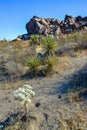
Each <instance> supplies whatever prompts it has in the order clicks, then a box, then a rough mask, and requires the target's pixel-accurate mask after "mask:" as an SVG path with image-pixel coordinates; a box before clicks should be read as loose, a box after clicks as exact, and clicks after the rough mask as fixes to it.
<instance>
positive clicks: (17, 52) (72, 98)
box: [0, 31, 87, 130]
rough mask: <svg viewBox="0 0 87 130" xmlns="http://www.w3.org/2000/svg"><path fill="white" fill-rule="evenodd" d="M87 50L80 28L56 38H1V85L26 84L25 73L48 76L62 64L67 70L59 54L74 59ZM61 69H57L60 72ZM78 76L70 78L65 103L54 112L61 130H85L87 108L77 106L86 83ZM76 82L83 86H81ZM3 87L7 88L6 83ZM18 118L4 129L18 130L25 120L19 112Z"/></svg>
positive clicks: (86, 93) (33, 36)
mask: <svg viewBox="0 0 87 130" xmlns="http://www.w3.org/2000/svg"><path fill="white" fill-rule="evenodd" d="M37 47H39V48H40V47H41V50H42V51H43V53H41V51H40V52H39V51H38V52H37V51H36V48H37ZM86 49H87V32H83V31H80V32H74V33H72V34H67V35H65V36H63V35H62V36H59V39H55V38H52V37H50V36H48V37H45V36H40V35H32V36H31V37H30V40H29V41H7V40H3V41H0V76H1V77H0V81H4V83H3V84H8V87H7V88H9V86H11V87H13V86H14V84H16V83H17V84H16V87H15V88H18V87H19V86H20V85H21V84H24V83H25V79H26V78H27V77H26V74H27V75H28V76H29V77H30V79H31V78H36V77H37V78H38V77H39V76H40V77H41V76H51V75H52V74H55V72H56V69H55V68H58V67H59V66H63V67H65V68H64V69H66V67H67V66H69V65H67V63H66V62H65V61H63V62H60V60H59V59H62V57H65V58H66V57H71V58H73V57H74V56H75V55H76V54H77V52H79V53H81V51H86ZM68 61H69V58H68ZM60 68H61V67H59V68H58V70H57V71H60ZM63 72H64V71H63ZM78 77H79V76H78V75H77V78H76V77H75V78H76V81H74V80H73V81H72V82H73V88H74V89H71V91H68V93H67V98H65V100H66V106H64V104H63V105H62V106H60V107H59V108H58V111H57V112H58V113H56V114H58V116H57V118H58V119H57V121H58V123H59V124H60V128H61V130H86V128H87V125H86V124H87V123H86V122H87V121H86V119H85V118H84V111H85V112H86V111H87V107H86V108H85V110H84V109H83V108H82V106H80V105H79V104H80V102H82V101H83V100H84V95H87V88H86V87H87V83H86V81H83V82H84V84H85V87H84V86H83V84H80V82H82V80H83V79H82V77H81V78H78ZM21 79H22V80H21ZM80 79H81V81H80ZM27 80H29V78H27ZM77 80H78V82H77ZM6 81H7V82H6ZM18 81H22V83H19V85H18ZM77 83H79V84H80V85H81V86H82V87H81V88H80V86H78V84H77ZM3 84H2V85H3ZM4 86H5V87H6V85H4ZM25 88H26V87H25ZM77 88H79V89H77ZM83 88H85V89H83ZM25 101H26V100H25ZM67 104H68V106H67ZM74 109H75V110H76V112H75V113H73V115H72V112H71V111H74ZM80 110H81V112H80ZM63 111H65V115H70V116H65V115H63ZM56 114H55V116H56ZM20 119H21V120H19V119H18V120H17V121H16V122H15V123H14V124H13V125H11V126H8V128H7V130H13V129H15V130H16V129H17V130H18V129H20V126H23V123H24V121H25V119H24V121H23V120H22V115H20ZM55 121H56V119H55ZM20 123H22V125H21V124H20ZM26 123H29V121H26ZM24 124H25V123H24ZM28 125H29V124H28ZM28 125H27V126H28ZM23 127H24V128H23V129H25V128H26V126H23Z"/></svg>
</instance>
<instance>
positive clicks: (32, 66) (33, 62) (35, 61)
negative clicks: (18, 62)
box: [26, 56, 41, 76]
mask: <svg viewBox="0 0 87 130" xmlns="http://www.w3.org/2000/svg"><path fill="white" fill-rule="evenodd" d="M26 63H27V66H28V67H29V70H30V72H31V75H32V76H36V75H37V73H38V67H39V66H40V64H41V61H40V59H39V58H37V57H36V56H34V57H31V58H29V59H28V60H27V61H26Z"/></svg>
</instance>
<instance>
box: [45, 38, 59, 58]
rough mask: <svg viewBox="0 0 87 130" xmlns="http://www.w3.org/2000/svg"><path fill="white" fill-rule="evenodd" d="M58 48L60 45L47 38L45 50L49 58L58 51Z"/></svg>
mask: <svg viewBox="0 0 87 130" xmlns="http://www.w3.org/2000/svg"><path fill="white" fill-rule="evenodd" d="M57 48H58V44H57V43H56V42H55V41H54V40H53V39H52V38H51V37H47V38H46V40H45V43H44V44H43V49H44V51H45V53H46V54H47V55H48V56H49V55H51V56H52V55H53V54H54V52H55V50H57Z"/></svg>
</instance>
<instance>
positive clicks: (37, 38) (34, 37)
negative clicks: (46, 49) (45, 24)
mask: <svg viewBox="0 0 87 130" xmlns="http://www.w3.org/2000/svg"><path fill="white" fill-rule="evenodd" d="M42 39H43V36H41V35H31V37H30V41H29V43H30V44H31V45H40V43H41V42H42Z"/></svg>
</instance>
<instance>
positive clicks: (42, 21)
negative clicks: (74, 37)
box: [18, 15, 87, 40]
mask: <svg viewBox="0 0 87 130" xmlns="http://www.w3.org/2000/svg"><path fill="white" fill-rule="evenodd" d="M82 28H85V29H87V17H84V18H83V17H81V16H78V17H73V16H70V15H66V16H65V19H64V20H62V21H59V20H58V19H53V18H39V17H37V16H34V17H33V18H32V19H31V20H30V21H29V22H28V23H27V24H26V30H27V34H23V35H20V36H18V38H20V39H22V40H28V39H29V38H30V36H31V35H32V34H40V35H44V36H48V35H52V36H58V35H60V34H67V33H71V32H72V31H74V30H79V29H82Z"/></svg>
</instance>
